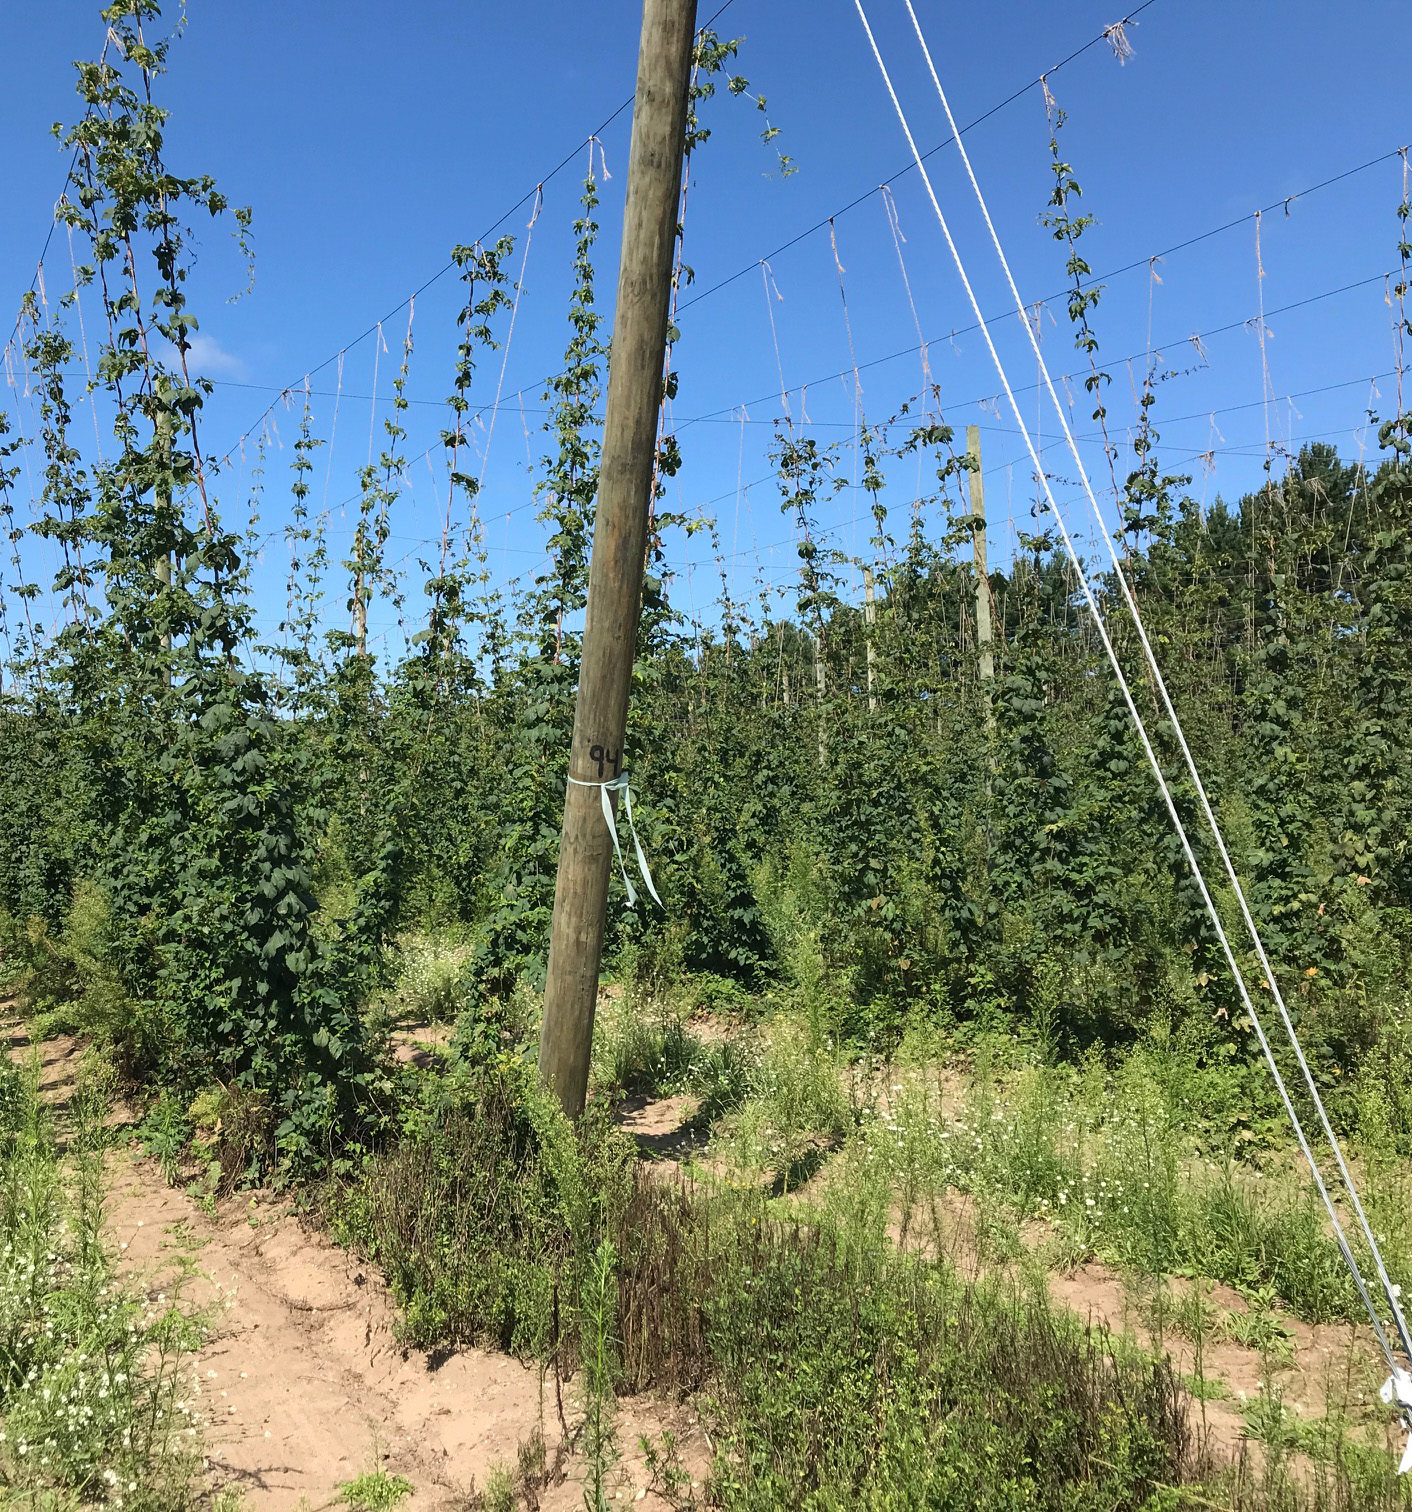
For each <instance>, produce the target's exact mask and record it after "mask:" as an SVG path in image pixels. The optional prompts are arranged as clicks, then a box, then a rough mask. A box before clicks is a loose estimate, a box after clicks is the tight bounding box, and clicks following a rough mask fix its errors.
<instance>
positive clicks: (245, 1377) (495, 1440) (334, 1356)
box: [8, 1024, 710, 1512]
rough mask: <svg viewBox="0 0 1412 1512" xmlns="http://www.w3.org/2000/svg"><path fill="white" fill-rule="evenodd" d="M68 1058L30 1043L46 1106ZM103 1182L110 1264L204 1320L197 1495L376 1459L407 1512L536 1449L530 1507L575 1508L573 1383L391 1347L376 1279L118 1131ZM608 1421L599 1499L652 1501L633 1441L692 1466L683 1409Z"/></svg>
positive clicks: (336, 1251) (266, 1203)
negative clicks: (400, 1490)
mask: <svg viewBox="0 0 1412 1512" xmlns="http://www.w3.org/2000/svg"><path fill="white" fill-rule="evenodd" d="M8 1038H9V1041H10V1046H11V1053H13V1054H16V1055H18V1056H22V1057H23V1056H26V1055H28V1054H29V1053H30V1050H29V1047H28V1044H27V1041H26V1040H25V1037H24V1035H23V1031H22V1030H21V1029H20V1028H19V1027H18V1026H16V1025H14V1024H11V1025H10V1026H8ZM79 1053H80V1050H79V1047H78V1046H77V1045H76V1044H75V1043H74V1042H73V1041H71V1040H66V1039H60V1040H55V1041H51V1042H48V1043H46V1044H44V1045H42V1046H41V1047H40V1056H41V1093H42V1095H43V1096H44V1097H45V1099H46V1100H48V1101H50V1102H52V1103H55V1104H59V1105H62V1103H63V1102H64V1101H65V1099H66V1098H67V1096H68V1094H69V1092H70V1091H71V1090H72V1087H73V1083H74V1071H75V1067H76V1063H77V1059H78V1056H79ZM110 1177H111V1196H110V1200H109V1212H108V1224H109V1230H110V1233H111V1235H112V1240H113V1243H114V1245H115V1246H116V1247H117V1248H118V1251H119V1255H120V1266H121V1269H122V1271H123V1273H124V1274H125V1275H126V1276H127V1277H128V1279H129V1280H130V1281H132V1282H134V1283H136V1284H137V1285H138V1286H140V1287H141V1288H142V1289H143V1290H144V1291H145V1292H146V1293H147V1294H148V1295H149V1296H151V1297H152V1298H153V1299H154V1300H155V1299H158V1298H162V1299H170V1298H172V1297H173V1296H178V1297H179V1298H180V1299H181V1301H182V1303H183V1305H186V1306H189V1307H191V1308H192V1309H196V1310H199V1311H200V1312H201V1313H202V1314H203V1315H204V1316H205V1317H206V1318H207V1319H208V1320H209V1335H208V1338H207V1341H206V1344H205V1346H204V1347H203V1348H202V1349H201V1350H200V1352H199V1355H198V1356H197V1358H196V1360H195V1361H194V1368H193V1377H192V1381H191V1394H190V1396H189V1398H188V1400H189V1402H190V1405H191V1407H192V1408H193V1410H194V1413H195V1416H196V1418H197V1420H198V1421H199V1422H200V1423H201V1424H202V1425H203V1428H204V1433H203V1438H204V1443H205V1450H206V1462H205V1469H206V1474H207V1482H208V1485H209V1487H210V1488H211V1489H212V1490H218V1489H221V1488H223V1487H226V1486H238V1487H240V1488H241V1489H242V1490H243V1491H244V1492H245V1495H246V1502H247V1505H249V1506H251V1507H258V1508H261V1509H266V1508H268V1509H270V1512H284V1509H294V1508H297V1507H300V1506H307V1507H308V1508H310V1509H317V1508H321V1507H327V1506H328V1505H330V1503H331V1502H332V1501H333V1499H334V1498H335V1496H336V1495H337V1489H338V1486H339V1485H340V1483H341V1482H344V1481H347V1480H351V1479H352V1478H353V1477H355V1476H357V1475H359V1474H361V1473H362V1472H363V1471H366V1470H369V1469H372V1468H374V1467H376V1466H381V1467H382V1468H383V1469H385V1470H387V1471H388V1472H390V1473H392V1474H397V1475H403V1476H405V1477H406V1478H407V1479H408V1480H409V1481H410V1482H411V1483H412V1485H413V1487H414V1488H415V1490H414V1494H413V1495H412V1497H410V1498H409V1499H408V1500H407V1501H405V1502H403V1503H402V1504H401V1505H402V1506H403V1507H406V1508H408V1509H411V1512H422V1509H427V1512H429V1509H432V1508H437V1509H442V1508H458V1507H469V1506H471V1505H473V1498H474V1495H475V1493H476V1491H477V1490H478V1489H483V1488H484V1487H485V1484H486V1481H487V1478H488V1477H489V1475H490V1472H491V1471H492V1469H493V1468H494V1467H496V1466H497V1465H499V1466H504V1467H506V1468H507V1469H509V1470H510V1471H512V1472H513V1471H514V1469H515V1468H516V1465H517V1463H518V1461H519V1459H520V1456H521V1454H522V1452H525V1453H528V1454H530V1455H531V1456H532V1457H533V1456H534V1455H535V1446H536V1444H537V1442H542V1444H543V1454H544V1459H545V1462H546V1464H547V1467H548V1469H547V1472H546V1476H545V1479H546V1481H547V1484H546V1485H545V1486H544V1488H543V1489H542V1490H541V1491H540V1492H539V1493H538V1494H539V1505H540V1507H541V1508H543V1509H544V1512H568V1509H570V1508H579V1507H581V1506H582V1505H583V1485H582V1480H583V1465H582V1463H581V1461H580V1459H579V1458H578V1456H577V1454H576V1453H575V1450H574V1439H575V1437H576V1430H577V1427H578V1424H579V1421H580V1413H579V1412H578V1410H577V1405H576V1402H575V1399H574V1390H573V1384H572V1383H569V1384H568V1385H567V1386H565V1387H564V1389H563V1393H562V1396H563V1410H564V1418H563V1420H562V1422H561V1419H560V1416H559V1408H558V1404H557V1403H556V1393H555V1389H554V1382H553V1379H552V1377H551V1378H549V1379H547V1380H546V1379H542V1378H541V1374H540V1372H539V1371H538V1370H537V1369H535V1368H534V1367H531V1366H527V1365H524V1364H521V1363H520V1362H519V1361H517V1360H514V1359H512V1358H511V1357H509V1356H508V1355H503V1354H497V1353H492V1352H489V1351H484V1350H476V1349H460V1350H455V1351H451V1352H447V1353H445V1354H442V1355H434V1356H433V1355H427V1354H425V1353H423V1352H421V1351H419V1350H407V1349H404V1348H403V1347H402V1345H401V1344H399V1343H398V1341H397V1339H396V1336H395V1327H394V1325H395V1320H396V1309H395V1307H394V1305H393V1302H392V1300H391V1298H390V1297H389V1296H388V1294H387V1290H386V1288H385V1287H384V1285H383V1284H382V1281H381V1279H380V1278H379V1277H378V1276H377V1275H376V1274H375V1273H374V1272H373V1271H371V1270H370V1269H369V1268H368V1267H366V1266H363V1265H361V1264H359V1262H358V1261H357V1260H356V1259H355V1258H354V1257H353V1256H352V1255H350V1254H349V1253H348V1252H347V1251H345V1250H342V1249H340V1248H338V1247H337V1246H336V1245H334V1244H333V1243H331V1242H330V1241H329V1240H328V1239H327V1238H325V1237H324V1236H323V1235H321V1234H320V1233H318V1232H317V1231H315V1230H314V1229H312V1228H310V1227H309V1226H308V1225H307V1224H305V1223H303V1222H301V1220H300V1219H299V1218H298V1217H297V1216H295V1215H294V1214H293V1213H292V1212H290V1211H289V1210H288V1208H287V1207H286V1206H282V1205H280V1204H278V1203H276V1202H273V1201H272V1200H270V1199H269V1198H268V1197H267V1196H265V1195H263V1194H261V1195H256V1196H250V1195H244V1196H240V1197H236V1198H232V1199H230V1200H228V1201H225V1202H221V1203H218V1204H216V1205H214V1207H211V1206H208V1205H205V1204H202V1203H200V1202H198V1201H197V1200H195V1199H194V1198H192V1197H191V1196H188V1195H187V1193H185V1192H183V1191H180V1190H177V1189H175V1188H173V1187H171V1186H169V1185H168V1184H167V1181H166V1179H165V1178H164V1176H163V1174H162V1172H161V1170H160V1169H159V1168H158V1167H157V1165H156V1164H155V1162H153V1161H150V1160H148V1159H146V1158H144V1157H143V1156H141V1155H140V1154H138V1153H136V1152H135V1151H134V1150H132V1149H131V1148H124V1147H122V1145H121V1141H120V1143H119V1148H118V1149H117V1150H115V1151H114V1153H113V1154H112V1156H111V1169H110ZM564 1424H567V1427H568V1429H569V1435H568V1438H567V1439H566V1438H565V1434H564ZM616 1427H617V1436H618V1442H619V1446H620V1450H621V1454H622V1458H621V1460H620V1462H619V1464H618V1466H617V1467H616V1470H615V1472H614V1475H613V1495H614V1499H615V1500H618V1501H622V1502H624V1503H632V1504H634V1505H637V1506H640V1507H642V1508H644V1509H654V1508H655V1509H666V1508H667V1507H668V1506H669V1503H668V1502H666V1501H665V1500H663V1499H662V1498H661V1497H660V1496H658V1495H657V1493H656V1492H655V1491H653V1490H652V1489H651V1488H650V1486H649V1477H648V1473H647V1471H646V1468H645V1467H644V1465H643V1462H642V1456H641V1454H640V1452H639V1451H638V1447H637V1446H638V1441H639V1438H640V1437H641V1436H642V1435H644V1434H646V1435H650V1436H653V1437H658V1436H660V1435H661V1434H662V1432H663V1431H664V1430H668V1429H670V1430H671V1431H672V1432H673V1433H674V1434H675V1435H676V1437H677V1441H678V1445H679V1449H680V1452H681V1453H682V1458H683V1461H684V1463H685V1465H686V1467H687V1468H688V1469H689V1470H690V1471H691V1472H692V1473H693V1474H695V1475H697V1476H698V1477H704V1475H705V1473H706V1471H707V1469H708V1467H709V1463H710V1451H709V1448H708V1446H707V1443H706V1440H705V1437H704V1435H703V1434H702V1432H701V1430H700V1428H699V1427H698V1426H697V1425H696V1423H695V1421H694V1419H693V1418H692V1416H691V1414H690V1413H689V1412H688V1411H687V1410H686V1409H684V1408H682V1407H678V1406H675V1405H673V1404H670V1403H665V1402H659V1401H656V1400H653V1399H649V1398H639V1399H632V1398H630V1399H627V1400H624V1401H621V1402H619V1404H618V1413H617V1421H616Z"/></svg>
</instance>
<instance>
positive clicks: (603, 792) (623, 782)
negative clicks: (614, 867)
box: [569, 772, 667, 913]
mask: <svg viewBox="0 0 1412 1512" xmlns="http://www.w3.org/2000/svg"><path fill="white" fill-rule="evenodd" d="M569 781H570V782H571V783H573V785H574V786H575V787H596V788H597V789H598V792H599V796H600V797H601V798H602V800H603V822H604V824H606V825H607V826H608V833H609V834H610V835H611V836H612V838H613V854H614V855H615V856H617V858H618V872H619V874H620V875H621V877H622V879H623V886H624V887H625V888H626V889H627V893H628V907H629V908H636V907H637V889H636V888H635V887H634V886H633V885H632V878H631V877H629V876H628V868H627V864H626V862H624V860H623V848H622V846H621V845H619V844H618V825H617V821H616V820H615V819H614V817H613V801H612V799H611V798H609V796H608V794H609V793H621V794H622V795H623V812H624V813H625V814H626V815H627V817H628V831H629V833H630V834H631V835H632V844H633V849H634V850H635V851H636V852H637V869H638V871H640V872H641V873H642V880H643V884H644V885H645V886H646V888H647V891H648V892H649V893H651V894H652V901H653V902H654V903H655V904H656V905H657V907H658V908H660V909H661V910H662V912H663V913H666V911H667V905H666V904H665V903H663V902H662V900H661V898H659V897H658V896H657V889H656V887H654V886H653V883H652V872H651V870H650V869H649V868H648V865H647V857H646V856H645V855H644V854H643V851H642V841H641V840H639V839H638V835H637V826H636V825H635V824H634V823H633V821H632V789H631V788H630V787H629V786H628V774H627V773H626V772H623V773H621V774H620V775H619V776H617V777H608V778H605V779H604V780H603V781H602V782H591V781H589V782H586V781H585V780H584V779H583V778H582V777H570V778H569Z"/></svg>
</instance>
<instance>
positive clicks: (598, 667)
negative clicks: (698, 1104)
mask: <svg viewBox="0 0 1412 1512" xmlns="http://www.w3.org/2000/svg"><path fill="white" fill-rule="evenodd" d="M695 31H696V0H645V3H644V5H643V8H642V42H641V46H640V49H639V52H638V60H637V96H636V99H635V101H634V104H633V118H632V146H631V149H630V151H629V155H628V183H627V197H626V204H625V206H624V209H623V250H622V259H621V261H620V263H619V268H618V302H617V310H616V313H615V316H614V322H613V345H612V351H611V355H610V357H609V362H608V403H607V408H606V410H605V413H604V420H603V455H602V460H601V464H600V468H599V474H598V504H597V510H596V513H595V517H594V527H593V554H592V557H591V558H590V561H589V570H588V608H587V613H586V617H585V621H584V631H583V653H582V657H581V659H580V663H579V689H578V700H577V702H576V704H575V707H574V735H573V744H572V746H571V747H570V749H569V777H570V782H569V786H568V791H567V792H566V793H565V795H564V830H563V838H562V840H561V842H560V847H559V876H558V881H557V883H556V885H555V889H554V921H553V925H552V927H551V930H550V938H549V977H548V980H547V981H546V983H545V988H544V1024H543V1028H542V1030H541V1033H540V1039H539V1074H540V1076H541V1078H542V1079H543V1080H544V1081H545V1083H546V1084H547V1085H548V1086H549V1087H550V1088H551V1089H552V1090H553V1091H554V1093H555V1094H556V1096H557V1097H558V1099H559V1102H560V1103H561V1105H562V1106H563V1109H564V1111H565V1112H566V1113H567V1114H568V1115H569V1116H570V1117H571V1118H576V1117H577V1116H578V1115H579V1114H580V1113H581V1112H582V1111H583V1105H584V1099H585V1097H586V1096H587V1093H588V1063H589V1056H590V1054H591V1052H592V1049H593V1012H594V1007H595V1005H596V1002H597V998H598V969H599V965H600V964H601V961H602V956H603V927H604V922H605V919H606V916H607V906H608V879H609V872H610V866H611V863H612V856H613V841H612V837H611V836H610V835H609V834H608V831H607V828H606V827H605V825H604V822H603V799H602V794H601V788H600V786H599V784H601V783H602V782H604V781H605V780H608V779H612V778H614V777H617V776H619V775H620V774H621V772H622V770H623V765H624V763H623V737H624V735H625V733H626V730H627V714H628V694H629V691H630V688H631V683H632V666H633V659H634V656H635V653H636V647H637V622H638V616H639V614H640V612H641V607H642V575H643V556H644V552H645V551H646V548H647V514H648V508H649V504H650V502H651V501H650V494H651V491H652V467H653V462H654V459H655V457H656V451H657V416H658V411H659V409H660V407H661V403H662V369H663V364H664V363H665V361H666V346H667V312H668V304H669V300H670V298H671V283H672V252H673V249H674V247H675V245H676V233H677V215H678V200H679V197H680V194H681V176H682V155H683V153H684V151H685V147H686V113H687V93H688V90H689V88H690V83H691V43H692V37H693V36H694V35H695Z"/></svg>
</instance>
